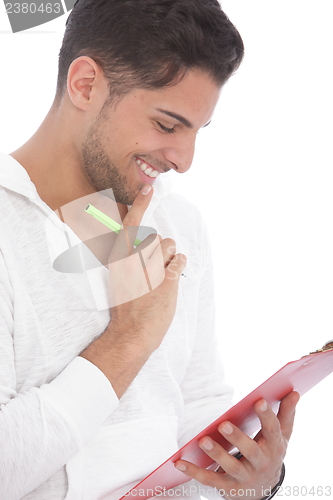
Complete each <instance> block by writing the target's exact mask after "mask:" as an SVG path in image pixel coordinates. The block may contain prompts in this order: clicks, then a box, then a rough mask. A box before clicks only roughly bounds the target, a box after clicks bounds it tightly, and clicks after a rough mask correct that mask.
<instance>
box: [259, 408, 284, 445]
mask: <svg viewBox="0 0 333 500" xmlns="http://www.w3.org/2000/svg"><path fill="white" fill-rule="evenodd" d="M254 409H255V412H256V414H257V415H258V417H259V419H260V422H261V431H260V438H261V439H264V440H265V442H266V443H268V444H269V446H270V448H274V449H276V448H277V447H278V446H279V445H281V444H282V433H281V427H280V422H279V420H278V418H277V416H276V415H275V413H274V412H273V410H272V408H271V407H270V405H269V404H268V403H267V401H265V400H264V399H260V400H259V401H257V402H256V404H255V405H254Z"/></svg>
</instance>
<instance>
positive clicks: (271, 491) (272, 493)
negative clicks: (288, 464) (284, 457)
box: [261, 463, 286, 500]
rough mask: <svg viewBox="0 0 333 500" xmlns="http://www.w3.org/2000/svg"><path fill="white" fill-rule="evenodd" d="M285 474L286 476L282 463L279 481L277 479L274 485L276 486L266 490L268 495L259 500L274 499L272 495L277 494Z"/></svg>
mask: <svg viewBox="0 0 333 500" xmlns="http://www.w3.org/2000/svg"><path fill="white" fill-rule="evenodd" d="M285 474H286V468H285V465H284V463H282V467H281V474H280V479H279V481H278V483H276V485H275V486H274V487H273V488H268V495H267V496H265V497H263V498H261V500H270V499H271V498H273V497H274V495H276V494H277V492H278V491H279V489H280V487H281V485H282V483H283V481H284V478H285ZM266 491H267V490H266Z"/></svg>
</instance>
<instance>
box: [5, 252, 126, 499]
mask: <svg viewBox="0 0 333 500" xmlns="http://www.w3.org/2000/svg"><path fill="white" fill-rule="evenodd" d="M13 325H14V297H13V291H12V288H11V283H10V279H9V276H8V273H7V269H6V265H5V262H4V259H3V256H2V254H0V360H1V361H0V446H1V453H0V499H1V500H18V499H20V498H22V497H23V496H24V495H26V494H27V493H29V492H30V491H32V490H33V489H35V488H36V487H38V486H39V485H40V484H42V483H43V482H44V481H45V480H46V479H48V478H49V477H50V476H52V475H53V474H55V473H56V472H57V471H58V470H59V469H60V468H61V467H62V466H63V465H64V464H65V463H66V462H67V461H68V460H70V459H71V458H72V457H73V456H74V455H75V454H76V453H77V452H78V451H79V450H80V449H81V448H82V447H83V445H84V444H85V443H86V442H87V441H88V440H89V439H90V437H91V436H92V435H93V434H94V432H95V431H96V430H97V429H98V428H99V427H100V425H102V423H103V422H104V420H105V419H106V418H107V417H108V416H109V415H110V413H112V412H113V411H114V410H115V408H116V407H117V406H118V399H117V396H116V394H115V393H114V391H113V389H112V387H111V384H110V383H109V381H108V380H107V378H106V377H105V376H104V374H103V373H102V372H101V371H100V370H98V368H96V367H95V366H94V365H93V364H92V363H90V362H89V361H87V360H85V359H83V358H81V357H75V358H74V359H73V361H71V362H70V363H69V364H68V365H67V366H66V367H65V368H64V370H63V371H62V372H61V373H60V374H59V375H58V376H56V377H55V378H54V380H52V381H51V382H50V383H48V384H42V385H41V386H40V387H32V388H30V389H29V390H26V391H22V392H17V391H16V373H15V352H14V348H13ZM45 333H46V334H47V332H45Z"/></svg>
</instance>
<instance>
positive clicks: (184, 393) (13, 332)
mask: <svg viewBox="0 0 333 500" xmlns="http://www.w3.org/2000/svg"><path fill="white" fill-rule="evenodd" d="M164 177H165V178H164V179H161V178H159V179H158V180H157V181H156V183H155V186H154V187H155V192H154V196H153V200H152V202H151V204H150V206H149V208H148V210H147V212H146V214H145V218H144V220H143V222H142V224H143V225H148V226H150V227H153V228H156V230H157V231H158V233H159V234H161V235H162V237H171V238H173V239H174V240H175V241H176V242H177V251H179V252H182V253H184V254H185V255H186V256H187V259H188V263H187V268H186V271H185V274H186V278H184V277H183V278H181V280H180V286H179V293H178V301H177V310H176V314H175V317H174V319H173V321H172V324H171V326H170V328H169V330H168V332H167V334H166V336H165V338H164V340H163V342H162V344H161V346H160V347H159V348H158V349H157V350H156V351H155V352H154V353H153V354H152V355H151V356H150V358H149V360H148V361H147V362H146V364H145V365H144V367H143V368H142V369H141V371H140V372H139V374H138V375H137V376H136V378H135V379H134V381H133V382H132V384H131V385H130V387H129V388H128V390H127V391H126V393H125V394H124V396H123V397H122V398H121V400H120V401H118V398H117V396H116V394H115V392H114V391H113V388H112V386H111V384H110V382H109V380H108V379H107V378H106V377H105V375H104V374H103V373H102V372H101V371H100V370H99V369H98V368H97V367H96V366H95V365H93V364H92V363H90V362H89V361H87V360H85V359H83V358H82V357H79V354H80V353H81V352H82V351H83V350H84V349H85V348H86V347H87V346H88V345H89V344H90V343H91V342H92V341H93V340H94V339H95V338H97V337H98V336H99V335H100V334H101V333H102V332H103V331H104V330H105V329H106V327H107V325H108V324H109V322H110V312H109V309H108V308H107V307H108V305H107V297H108V285H107V276H106V273H107V272H108V271H107V269H106V268H104V267H103V269H102V268H101V267H100V268H96V269H94V270H92V271H86V272H81V273H62V272H58V271H56V270H55V269H54V268H53V262H54V258H55V256H56V255H57V254H59V253H60V252H61V251H62V250H63V244H64V242H66V240H65V237H64V230H65V229H66V228H67V231H68V232H69V233H70V231H69V229H68V227H67V226H66V225H65V224H63V223H62V222H61V221H60V220H59V218H58V217H57V216H55V214H54V212H53V211H52V210H51V209H50V207H48V206H47V205H46V204H45V203H44V202H43V201H42V200H41V199H40V197H39V196H38V193H37V191H36V188H35V186H34V184H33V183H32V182H31V180H30V178H29V176H28V173H27V172H26V170H25V169H24V168H23V167H22V166H21V165H20V164H19V163H18V162H16V161H15V160H14V159H13V158H12V157H11V156H9V155H4V154H0V217H1V219H0V220H1V223H0V405H1V406H0V408H1V411H0V449H1V453H0V485H1V486H0V499H1V500H18V499H21V498H24V499H25V500H26V499H29V500H32V499H33V500H63V499H66V500H102V499H111V500H117V499H118V498H119V497H120V496H122V495H123V494H125V493H126V492H127V491H128V489H129V488H131V487H132V486H134V485H135V484H136V483H137V482H139V481H140V480H141V479H142V478H143V477H145V476H146V475H147V474H149V473H150V472H151V471H152V470H153V469H155V468H156V467H157V466H158V465H160V463H161V462H163V461H164V460H166V459H167V458H168V457H169V456H170V455H171V454H173V453H174V452H175V451H176V450H177V449H178V448H179V447H180V446H182V445H183V444H185V442H187V441H188V439H189V438H191V437H193V436H194V435H195V434H196V433H197V432H199V431H200V430H202V429H203V428H204V427H205V426H206V425H207V424H208V423H210V422H211V421H212V420H213V419H215V418H217V417H218V416H220V415H221V414H222V413H223V412H224V411H226V409H227V408H229V407H230V404H231V391H230V388H229V387H228V386H227V385H226V384H225V382H224V374H223V369H222V366H221V363H220V358H219V355H218V353H217V348H216V340H215V336H214V315H215V312H214V303H213V278H212V277H213V271H212V263H211V257H210V252H209V246H208V242H207V236H206V232H205V226H204V223H203V221H202V219H201V217H200V215H199V213H198V211H197V209H196V208H195V207H194V206H193V205H192V204H189V203H188V202H186V201H185V200H184V199H183V198H182V197H181V196H179V195H177V194H175V193H169V191H170V188H169V186H168V183H169V182H168V174H164ZM71 237H72V238H73V239H74V240H75V235H73V234H72V236H71ZM192 496H193V497H195V498H199V494H198V493H193V494H192ZM178 498H179V497H178Z"/></svg>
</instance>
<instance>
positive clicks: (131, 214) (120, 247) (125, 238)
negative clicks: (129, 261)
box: [111, 184, 154, 261]
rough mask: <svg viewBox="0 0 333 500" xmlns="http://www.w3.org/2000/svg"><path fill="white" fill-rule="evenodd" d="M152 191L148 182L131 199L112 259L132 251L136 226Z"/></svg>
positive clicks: (139, 222)
mask: <svg viewBox="0 0 333 500" xmlns="http://www.w3.org/2000/svg"><path fill="white" fill-rule="evenodd" d="M153 191H154V190H153V187H152V186H151V185H150V184H146V185H144V186H143V188H142V189H141V191H140V192H139V194H138V195H137V197H136V198H135V200H134V201H133V205H132V206H131V208H130V209H129V211H128V212H127V214H126V215H125V217H124V220H123V229H122V230H121V231H120V232H119V234H118V237H117V239H116V243H115V246H114V248H113V250H112V256H111V259H112V261H115V260H119V259H121V258H124V257H125V256H126V255H128V254H130V253H132V252H133V244H134V240H135V238H136V234H137V228H138V227H139V226H140V224H141V221H142V218H143V215H144V213H145V211H146V210H147V208H148V206H149V203H150V201H151V199H152V196H153Z"/></svg>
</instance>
